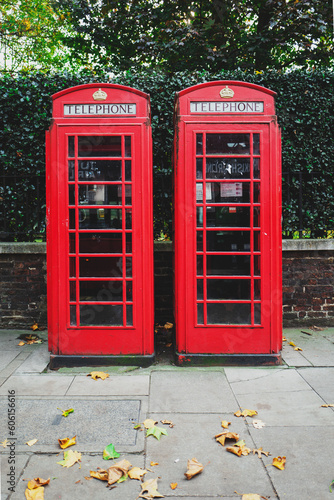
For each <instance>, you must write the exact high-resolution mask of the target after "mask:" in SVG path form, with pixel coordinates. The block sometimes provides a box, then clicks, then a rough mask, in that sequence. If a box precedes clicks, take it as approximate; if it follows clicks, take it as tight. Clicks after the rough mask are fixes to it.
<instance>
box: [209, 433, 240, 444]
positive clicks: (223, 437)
mask: <svg viewBox="0 0 334 500" xmlns="http://www.w3.org/2000/svg"><path fill="white" fill-rule="evenodd" d="M239 437H240V436H239V434H237V433H236V432H228V431H225V432H221V433H220V434H216V435H215V438H216V441H217V442H218V443H220V444H221V445H223V446H224V445H225V440H226V439H234V441H239Z"/></svg>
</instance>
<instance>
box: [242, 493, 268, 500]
mask: <svg viewBox="0 0 334 500" xmlns="http://www.w3.org/2000/svg"><path fill="white" fill-rule="evenodd" d="M261 498H264V497H261V496H260V495H257V494H256V493H246V494H245V495H242V499H241V500H261Z"/></svg>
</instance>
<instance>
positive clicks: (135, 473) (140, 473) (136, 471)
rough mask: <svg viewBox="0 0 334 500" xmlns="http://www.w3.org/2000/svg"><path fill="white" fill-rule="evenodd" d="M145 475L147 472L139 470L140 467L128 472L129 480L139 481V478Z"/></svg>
mask: <svg viewBox="0 0 334 500" xmlns="http://www.w3.org/2000/svg"><path fill="white" fill-rule="evenodd" d="M147 473H148V470H146V469H141V468H140V467H132V469H131V470H129V478H130V479H138V480H139V481H140V480H141V478H142V477H143V476H144V475H145V474H147Z"/></svg>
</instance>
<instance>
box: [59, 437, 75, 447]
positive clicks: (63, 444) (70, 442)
mask: <svg viewBox="0 0 334 500" xmlns="http://www.w3.org/2000/svg"><path fill="white" fill-rule="evenodd" d="M75 438H76V436H74V437H72V438H71V439H70V438H64V439H58V443H59V446H60V447H61V448H62V449H63V450H65V448H69V447H70V446H73V445H74V444H75V442H76V441H75Z"/></svg>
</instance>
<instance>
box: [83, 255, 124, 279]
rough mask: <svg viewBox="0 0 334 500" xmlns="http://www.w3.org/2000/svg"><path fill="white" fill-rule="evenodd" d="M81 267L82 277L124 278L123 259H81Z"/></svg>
mask: <svg viewBox="0 0 334 500" xmlns="http://www.w3.org/2000/svg"><path fill="white" fill-rule="evenodd" d="M79 265H80V276H81V277H85V276H86V277H87V278H93V277H98V278H99V277H104V278H109V277H113V276H115V277H119V276H122V257H80V258H79Z"/></svg>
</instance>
